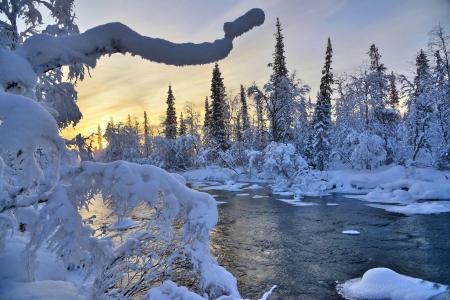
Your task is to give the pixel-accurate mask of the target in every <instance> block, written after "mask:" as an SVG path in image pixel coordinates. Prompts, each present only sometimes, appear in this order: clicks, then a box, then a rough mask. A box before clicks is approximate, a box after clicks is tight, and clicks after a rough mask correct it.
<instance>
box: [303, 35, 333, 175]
mask: <svg viewBox="0 0 450 300" xmlns="http://www.w3.org/2000/svg"><path fill="white" fill-rule="evenodd" d="M332 56H333V49H332V47H331V40H330V38H328V44H327V50H326V52H325V65H324V67H323V70H322V75H323V76H322V79H321V80H320V90H319V93H318V97H317V102H316V107H315V110H314V116H313V120H312V138H311V139H310V142H311V143H312V145H310V147H311V148H312V149H314V151H312V155H313V157H312V162H313V164H314V165H315V167H316V168H317V169H318V170H320V171H323V170H324V169H325V168H326V166H327V164H328V161H329V160H330V152H331V144H330V135H331V129H332V123H331V95H332V94H333V89H332V87H331V85H332V84H333V83H334V81H333V73H332V72H331V70H332V68H331V62H332V60H331V58H332ZM309 153H311V152H309Z"/></svg>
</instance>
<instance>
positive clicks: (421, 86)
mask: <svg viewBox="0 0 450 300" xmlns="http://www.w3.org/2000/svg"><path fill="white" fill-rule="evenodd" d="M428 62H429V60H428V58H427V56H426V54H425V52H423V50H422V49H421V50H420V52H419V54H418V55H417V57H416V68H417V71H416V76H415V77H414V86H415V90H414V94H413V99H412V105H411V106H410V111H409V119H410V124H411V135H412V136H411V141H412V146H413V154H412V160H413V161H415V160H416V158H417V155H418V154H419V151H420V150H421V149H424V148H427V147H428V146H429V145H428V141H427V135H428V134H429V132H428V130H429V125H430V117H431V115H432V114H433V103H431V101H430V99H429V95H428V89H429V88H430V86H429V83H430V73H429V68H430V67H429V64H428Z"/></svg>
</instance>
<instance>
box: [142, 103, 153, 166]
mask: <svg viewBox="0 0 450 300" xmlns="http://www.w3.org/2000/svg"><path fill="white" fill-rule="evenodd" d="M151 147H152V146H151V139H150V124H149V122H148V118H147V112H146V111H144V153H145V157H148V156H149V155H150V151H151Z"/></svg>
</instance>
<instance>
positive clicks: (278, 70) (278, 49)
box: [271, 18, 288, 85]
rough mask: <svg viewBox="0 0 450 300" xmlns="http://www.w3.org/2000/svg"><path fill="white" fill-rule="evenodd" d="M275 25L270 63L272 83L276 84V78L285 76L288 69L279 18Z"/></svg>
mask: <svg viewBox="0 0 450 300" xmlns="http://www.w3.org/2000/svg"><path fill="white" fill-rule="evenodd" d="M275 26H276V27H277V32H276V33H275V34H274V36H275V39H276V44H275V52H274V53H273V55H272V56H273V58H274V61H273V63H272V64H271V66H272V70H273V72H272V74H273V76H272V78H271V81H272V83H273V84H274V85H276V84H277V79H278V78H281V77H287V76H288V70H287V68H286V57H285V56H284V42H283V39H284V36H283V35H282V34H281V31H282V30H283V29H281V24H280V20H279V19H278V18H277V24H276V25H275Z"/></svg>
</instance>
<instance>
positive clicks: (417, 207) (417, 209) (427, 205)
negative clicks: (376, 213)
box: [368, 201, 450, 215]
mask: <svg viewBox="0 0 450 300" xmlns="http://www.w3.org/2000/svg"><path fill="white" fill-rule="evenodd" d="M368 206H371V207H375V208H381V209H384V210H386V211H389V212H396V213H401V214H405V215H415V214H422V215H426V214H439V213H447V212H450V202H449V201H436V202H423V203H412V204H408V205H401V206H400V205H382V204H368Z"/></svg>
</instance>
